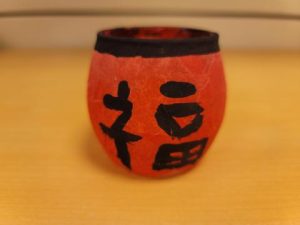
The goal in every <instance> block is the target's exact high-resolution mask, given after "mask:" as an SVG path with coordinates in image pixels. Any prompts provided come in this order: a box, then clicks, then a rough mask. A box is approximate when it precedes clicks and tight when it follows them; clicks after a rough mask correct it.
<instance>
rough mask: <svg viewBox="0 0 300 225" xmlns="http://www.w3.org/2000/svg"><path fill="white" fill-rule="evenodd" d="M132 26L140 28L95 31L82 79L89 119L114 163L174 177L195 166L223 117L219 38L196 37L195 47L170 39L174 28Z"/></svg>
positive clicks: (223, 98)
mask: <svg viewBox="0 0 300 225" xmlns="http://www.w3.org/2000/svg"><path fill="white" fill-rule="evenodd" d="M134 29H136V30H138V32H139V33H138V32H137V31H136V33H134V34H135V36H134V37H130V38H128V37H123V36H122V35H124V33H125V35H129V34H128V33H126V32H128V31H132V29H123V33H121V34H122V35H120V34H118V33H117V34H114V33H113V32H114V31H115V30H110V31H103V32H101V33H99V34H98V40H97V44H96V48H95V52H94V53H93V57H92V63H91V68H90V76H89V81H88V107H89V113H90V118H91V121H92V124H93V127H94V130H95V132H96V135H97V137H98V139H99V140H100V142H101V144H102V146H103V148H104V150H105V151H106V152H107V154H108V155H109V156H110V158H111V159H112V160H113V161H114V162H115V163H116V164H118V165H120V166H122V167H124V168H126V169H127V170H130V171H132V172H134V173H137V174H141V175H145V176H154V177H162V176H170V175H174V174H178V173H181V172H184V171H186V170H189V169H191V168H192V167H194V166H195V165H196V164H197V162H198V161H199V159H200V158H201V156H202V155H203V153H204V152H205V151H206V150H207V149H208V148H209V146H210V145H211V143H212V142H213V140H214V138H215V136H216V134H217V131H218V129H219V127H220V125H221V122H222V118H223V114H224V107H225V97H226V87H225V80H224V73H223V66H222V60H221V55H220V53H219V50H218V45H217V41H218V40H215V39H213V38H211V39H213V41H211V43H210V42H209V40H210V39H209V40H208V41H207V39H205V38H204V41H203V40H202V39H203V38H202V39H199V40H198V42H197V40H196V41H195V40H194V41H195V42H196V43H192V44H195V46H198V48H199V47H200V50H199V49H198V52H197V51H196V52H195V48H192V47H191V46H190V45H191V43H190V39H192V38H190V37H189V36H188V37H187V38H186V37H184V33H183V34H181V36H179V38H176V37H175V38H174V36H175V35H174V33H172V29H175V28H134ZM147 29H148V31H149V30H150V31H152V32H150V33H151V35H152V38H150V39H149V38H147V37H148V36H147V35H145V34H144V33H145V32H146V33H147ZM151 29H152V30H151ZM117 30H118V29H117ZM119 30H122V29H119ZM124 30H125V31H124ZM181 30H184V31H186V29H181ZM192 31H194V30H190V29H188V30H187V33H188V34H189V32H192ZM196 31H197V30H196ZM196 31H195V32H196ZM155 32H156V33H157V34H158V35H156V36H159V37H160V39H154V38H153V37H156V36H155V35H153V33H155ZM199 32H204V31H199ZM177 33H178V32H177ZM207 33H208V34H209V35H211V34H213V35H216V34H214V33H211V32H207ZM207 33H206V32H204V36H205V35H207ZM201 34H202V33H201ZM114 35H115V36H114ZM130 35H133V34H130ZM151 35H150V36H151ZM164 35H165V36H164ZM168 35H169V36H168ZM202 36H203V34H202ZM202 36H201V37H202ZM213 37H214V38H217V36H213ZM206 38H207V37H206ZM174 39H175V42H176V41H178V42H179V43H174ZM112 40H113V41H112ZM205 40H206V41H205ZM199 41H200V43H199ZM170 43H171V44H170ZM174 44H176V45H175V46H178V47H177V48H176V47H175V46H174ZM128 45H129V46H128ZM207 45H208V47H207ZM149 46H150V47H149ZM203 46H204V47H203ZM176 49H177V50H178V51H175V50H176ZM196 50H197V48H196Z"/></svg>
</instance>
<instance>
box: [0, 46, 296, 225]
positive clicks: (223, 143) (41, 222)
mask: <svg viewBox="0 0 300 225" xmlns="http://www.w3.org/2000/svg"><path fill="white" fill-rule="evenodd" d="M90 56H91V52H90V51H86V50H22V51H21V50H15V51H12V50H10V51H1V52H0V109H1V110H0V124H1V126H0V165H1V170H0V178H1V183H0V224H1V225H2V224H3V225H27V224H28V225H48V224H49V225H53V224H64V225H77V224H78V225H79V224H82V225H85V224H89V225H93V224H95V225H96V224H105V225H110V224H111V225H117V224H122V225H126V224H130V225H135V224H136V225H138V224H144V225H148V224H149V225H150V224H158V225H169V224H170V225H171V224H172V225H181V224H189V225H193V224H195V225H196V224H206V225H219V224H222V225H240V224H245V225H288V224H293V225H296V224H300V161H299V158H300V141H299V140H300V137H299V130H300V119H299V115H300V107H299V99H300V88H299V84H300V76H299V69H300V68H299V59H300V53H299V52H292V51H268V52H264V51H252V52H249V51H248V52H247V51H227V52H224V54H223V56H224V61H225V68H226V76H227V83H228V105H227V111H226V117H225V121H224V123H223V126H222V129H221V131H220V133H219V135H218V137H217V139H216V140H215V143H214V144H213V146H212V147H211V149H210V150H209V151H208V153H207V154H206V155H205V157H204V158H203V159H202V160H201V162H200V164H199V165H198V167H197V168H195V169H194V170H193V171H191V172H189V173H186V174H184V175H182V176H178V177H174V178H171V179H163V180H155V179H146V178H142V177H137V176H133V175H130V174H127V173H126V172H124V171H123V170H120V169H118V168H115V167H114V165H112V164H111V162H110V161H109V160H108V159H107V157H106V156H105V155H104V154H103V153H102V150H101V147H99V145H98V143H97V140H96V139H95V137H94V135H93V132H92V130H91V126H90V122H89V119H88V115H87V109H86V101H85V96H86V81H87V73H88V67H89V61H90Z"/></svg>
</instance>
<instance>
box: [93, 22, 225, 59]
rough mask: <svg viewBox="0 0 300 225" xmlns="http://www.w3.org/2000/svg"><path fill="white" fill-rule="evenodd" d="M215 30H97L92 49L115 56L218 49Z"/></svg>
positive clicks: (202, 51)
mask: <svg viewBox="0 0 300 225" xmlns="http://www.w3.org/2000/svg"><path fill="white" fill-rule="evenodd" d="M218 39H219V35H218V34H217V33H214V32H210V31H205V30H198V29H190V28H175V27H133V28H116V29H111V30H104V31H101V32H99V33H98V35H97V42H96V46H95V50H96V51H98V52H100V53H107V54H111V55H114V56H116V57H134V56H141V57H172V56H184V55H202V54H209V53H214V52H218V51H219V50H220V48H219V43H218Z"/></svg>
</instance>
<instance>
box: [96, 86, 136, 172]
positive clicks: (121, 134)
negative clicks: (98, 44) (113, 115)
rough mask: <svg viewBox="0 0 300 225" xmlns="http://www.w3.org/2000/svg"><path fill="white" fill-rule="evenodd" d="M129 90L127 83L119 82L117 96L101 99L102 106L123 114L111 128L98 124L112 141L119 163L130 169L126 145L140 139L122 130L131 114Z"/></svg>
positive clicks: (106, 96) (107, 96)
mask: <svg viewBox="0 0 300 225" xmlns="http://www.w3.org/2000/svg"><path fill="white" fill-rule="evenodd" d="M129 94H130V89H129V86H128V83H127V81H121V82H120V83H119V86H118V96H117V97H114V96H112V95H109V94H107V95H105V96H104V98H103V103H104V105H105V106H106V107H107V108H109V109H112V110H117V111H123V113H122V114H121V115H120V116H119V117H118V118H117V119H116V120H115V122H114V123H113V124H112V126H111V127H107V126H106V125H105V124H103V123H100V124H99V125H100V127H101V129H102V131H103V132H104V133H105V134H107V135H108V136H109V137H110V138H112V139H114V142H115V146H116V148H117V152H118V153H117V154H118V155H117V156H118V158H120V160H121V162H122V163H123V164H124V165H125V166H126V167H128V168H129V169H131V164H130V155H129V152H128V147H127V143H128V142H135V141H138V140H140V139H141V138H142V137H141V136H138V135H135V134H132V133H129V132H126V131H124V130H123V128H124V127H125V125H126V123H127V122H128V120H129V119H130V117H131V114H132V107H133V105H132V103H131V102H130V101H128V97H129Z"/></svg>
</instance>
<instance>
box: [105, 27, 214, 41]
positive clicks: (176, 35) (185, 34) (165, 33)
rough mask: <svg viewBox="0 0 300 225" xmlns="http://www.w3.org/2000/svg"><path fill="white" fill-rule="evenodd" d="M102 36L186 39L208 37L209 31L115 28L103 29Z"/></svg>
mask: <svg viewBox="0 0 300 225" xmlns="http://www.w3.org/2000/svg"><path fill="white" fill-rule="evenodd" d="M102 34H103V36H106V37H120V38H135V39H186V38H196V37H208V36H210V35H211V33H210V32H207V31H202V30H195V29H186V28H173V27H143V28H140V27H136V28H117V29H113V30H105V31H103V33H102Z"/></svg>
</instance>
